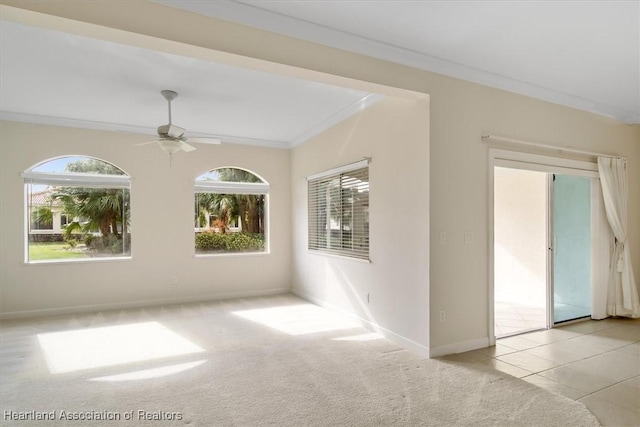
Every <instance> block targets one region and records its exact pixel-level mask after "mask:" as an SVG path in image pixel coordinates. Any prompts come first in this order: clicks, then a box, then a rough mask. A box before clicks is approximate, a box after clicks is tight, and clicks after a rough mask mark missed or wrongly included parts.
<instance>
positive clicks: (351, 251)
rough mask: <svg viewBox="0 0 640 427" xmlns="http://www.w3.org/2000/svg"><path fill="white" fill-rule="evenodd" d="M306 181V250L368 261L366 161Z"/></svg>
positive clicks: (367, 170)
mask: <svg viewBox="0 0 640 427" xmlns="http://www.w3.org/2000/svg"><path fill="white" fill-rule="evenodd" d="M307 179H308V197H309V250H311V251H318V252H324V253H329V254H335V255H343V256H348V257H353V258H360V259H369V166H368V161H363V162H359V163H356V164H354V165H348V166H345V167H342V168H338V169H335V170H333V171H328V172H325V173H321V174H318V175H314V176H312V177H309V178H307Z"/></svg>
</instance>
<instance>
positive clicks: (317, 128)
mask: <svg viewBox="0 0 640 427" xmlns="http://www.w3.org/2000/svg"><path fill="white" fill-rule="evenodd" d="M383 98H384V96H382V95H378V94H375V93H370V94H368V95H366V96H364V97H362V98H360V99H359V100H357V101H356V102H354V103H353V104H351V105H349V106H347V107H346V108H344V109H342V110H340V111H338V112H337V113H335V114H333V115H331V116H329V117H327V118H326V119H324V120H322V121H321V122H319V123H317V124H316V125H314V126H313V127H311V128H310V129H309V130H307V131H305V132H303V133H302V134H300V135H298V136H297V137H296V138H294V139H293V141H291V143H290V144H289V147H290V148H293V147H295V146H298V145H300V144H303V143H305V142H307V141H308V140H310V139H311V138H313V137H314V136H316V135H319V134H321V133H322V132H324V131H326V130H327V129H330V128H332V127H333V126H335V125H337V124H338V123H340V122H342V121H344V120H346V119H348V118H349V117H351V116H353V115H354V114H357V113H359V112H361V111H363V110H366V109H367V108H369V107H370V106H371V105H373V104H375V103H376V102H378V101H380V100H381V99H383Z"/></svg>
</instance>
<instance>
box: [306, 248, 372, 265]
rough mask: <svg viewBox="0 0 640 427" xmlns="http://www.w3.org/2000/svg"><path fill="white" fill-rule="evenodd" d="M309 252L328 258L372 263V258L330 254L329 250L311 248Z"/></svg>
mask: <svg viewBox="0 0 640 427" xmlns="http://www.w3.org/2000/svg"><path fill="white" fill-rule="evenodd" d="M307 253H308V254H309V255H316V256H323V257H327V258H338V259H343V260H346V261H355V262H361V263H365V264H371V260H370V259H363V258H355V257H350V256H347V255H338V254H330V253H327V252H321V251H310V250H307Z"/></svg>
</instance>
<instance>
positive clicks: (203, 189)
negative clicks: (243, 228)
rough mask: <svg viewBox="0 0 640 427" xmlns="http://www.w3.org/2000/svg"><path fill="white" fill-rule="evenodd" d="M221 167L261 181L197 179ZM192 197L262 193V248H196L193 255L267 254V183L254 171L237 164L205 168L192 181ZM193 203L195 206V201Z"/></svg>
mask: <svg viewBox="0 0 640 427" xmlns="http://www.w3.org/2000/svg"><path fill="white" fill-rule="evenodd" d="M222 169H238V170H242V171H245V172H248V173H250V174H252V175H254V176H255V177H256V178H258V179H260V180H261V181H262V182H235V181H213V180H202V179H199V178H201V177H202V176H203V175H206V174H208V173H212V172H215V171H218V170H222ZM193 187H194V197H196V196H197V194H200V193H210V194H243V195H263V196H265V197H264V212H263V218H262V220H263V222H264V249H263V250H260V251H248V252H217V253H198V251H197V249H196V253H195V255H196V256H197V257H211V256H227V255H255V254H268V253H269V188H270V186H269V183H268V182H267V181H266V180H265V179H264V178H263V177H262V176H260V175H259V174H257V173H256V172H254V171H252V170H249V169H245V168H241V167H237V166H220V167H216V168H213V169H209V170H207V172H205V173H203V174H201V175H199V176H198V177H197V178H196V179H195V181H194V186H193ZM194 205H196V206H197V201H195V203H194Z"/></svg>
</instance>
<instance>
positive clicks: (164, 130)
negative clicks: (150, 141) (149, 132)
mask: <svg viewBox="0 0 640 427" xmlns="http://www.w3.org/2000/svg"><path fill="white" fill-rule="evenodd" d="M158 135H159V136H160V137H163V138H175V139H180V138H182V136H183V135H184V129H183V128H181V127H178V126H176V125H172V124H168V125H162V126H159V127H158Z"/></svg>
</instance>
